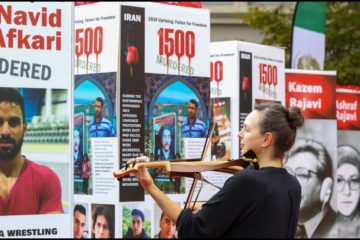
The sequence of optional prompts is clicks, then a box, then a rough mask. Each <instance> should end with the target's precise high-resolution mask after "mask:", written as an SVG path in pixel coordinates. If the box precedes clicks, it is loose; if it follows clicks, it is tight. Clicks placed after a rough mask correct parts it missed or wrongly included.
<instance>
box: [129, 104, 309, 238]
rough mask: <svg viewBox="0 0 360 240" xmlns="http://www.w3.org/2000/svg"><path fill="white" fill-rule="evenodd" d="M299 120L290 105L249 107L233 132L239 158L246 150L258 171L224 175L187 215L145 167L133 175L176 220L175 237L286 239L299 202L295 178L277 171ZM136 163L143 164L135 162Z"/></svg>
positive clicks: (295, 222) (297, 212) (296, 112)
mask: <svg viewBox="0 0 360 240" xmlns="http://www.w3.org/2000/svg"><path fill="white" fill-rule="evenodd" d="M303 123H304V118H303V116H302V114H301V112H300V110H299V109H298V108H296V107H292V108H289V109H286V108H285V107H284V106H282V105H281V104H279V103H273V102H271V103H262V104H257V105H255V110H254V111H252V112H251V113H250V114H249V115H248V116H247V117H246V119H245V122H244V126H243V128H242V129H241V131H240V132H239V133H238V137H239V139H240V141H241V154H245V153H246V152H247V151H249V150H252V151H253V152H254V153H255V154H256V158H257V160H258V164H259V169H258V170H255V169H250V168H246V169H244V170H241V171H238V172H236V173H235V174H234V175H233V176H232V177H230V178H229V179H228V180H227V181H226V183H225V184H224V186H223V188H222V189H221V190H220V191H219V192H217V193H216V194H215V195H214V196H213V197H212V198H211V199H209V200H208V201H207V202H206V203H205V204H203V205H202V208H201V209H200V210H199V211H197V212H196V213H193V212H192V211H191V209H189V208H186V209H184V210H183V209H181V208H180V207H179V205H178V204H177V203H175V202H173V201H172V200H171V199H170V198H169V197H168V196H166V195H165V194H164V193H163V192H161V191H160V190H159V189H158V188H157V187H156V185H155V184H154V182H153V179H152V178H151V176H150V175H149V173H148V171H147V168H146V166H145V164H142V163H139V164H138V173H137V174H136V177H137V179H138V180H139V182H140V184H141V185H142V187H143V188H144V189H145V190H146V191H147V192H148V193H149V194H150V195H151V196H152V198H153V199H154V200H155V201H156V203H157V204H158V205H159V207H160V208H161V209H162V210H163V211H164V212H165V214H166V215H168V216H169V218H170V219H171V220H173V221H174V222H176V227H177V230H178V234H179V237H180V238H206V237H210V238H222V237H224V238H239V237H252V238H253V237H254V238H264V237H266V238H292V237H294V234H295V230H296V225H297V220H298V214H299V207H300V199H301V187H300V184H299V182H298V181H297V179H296V178H295V177H294V176H292V175H290V174H289V173H288V172H287V171H286V170H285V168H283V165H282V164H283V157H284V154H285V153H286V152H287V151H288V150H289V149H290V148H291V147H292V146H293V144H294V141H295V137H296V130H297V128H298V127H300V126H302V125H303ZM137 161H138V162H141V161H145V160H144V158H141V157H140V158H138V159H137Z"/></svg>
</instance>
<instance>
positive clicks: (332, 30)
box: [239, 2, 360, 86]
mask: <svg viewBox="0 0 360 240" xmlns="http://www.w3.org/2000/svg"><path fill="white" fill-rule="evenodd" d="M327 6H328V9H327V21H326V40H325V45H326V47H325V48H326V49H325V70H336V72H337V83H338V84H341V85H354V86H360V66H359V65H360V21H359V20H358V19H360V3H359V2H328V4H327ZM293 13H294V8H293V7H289V6H284V5H279V6H277V7H275V8H273V9H265V8H264V7H261V6H256V7H250V8H249V12H248V14H247V15H243V16H241V15H239V17H240V18H242V19H243V20H244V21H245V22H246V23H247V24H249V26H251V27H254V28H257V29H260V31H261V33H262V34H263V35H264V39H263V41H262V43H263V44H266V45H275V46H282V47H285V48H286V50H285V66H286V68H290V51H291V33H292V20H293Z"/></svg>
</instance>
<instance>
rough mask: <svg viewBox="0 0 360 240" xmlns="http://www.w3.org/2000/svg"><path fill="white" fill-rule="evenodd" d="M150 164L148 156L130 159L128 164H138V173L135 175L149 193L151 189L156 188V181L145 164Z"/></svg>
mask: <svg viewBox="0 0 360 240" xmlns="http://www.w3.org/2000/svg"><path fill="white" fill-rule="evenodd" d="M146 162H150V159H149V158H148V157H147V156H141V157H137V158H132V159H130V160H129V161H128V162H127V163H128V164H137V168H138V172H137V174H135V176H136V178H137V179H138V181H139V183H140V184H141V186H142V187H143V188H144V190H145V191H148V190H149V188H151V187H152V186H154V180H153V179H152V177H151V176H150V174H149V171H148V170H147V168H146V165H145V164H143V163H146Z"/></svg>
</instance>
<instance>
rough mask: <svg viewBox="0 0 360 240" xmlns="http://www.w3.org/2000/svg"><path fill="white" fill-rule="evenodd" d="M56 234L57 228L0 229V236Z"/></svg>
mask: <svg viewBox="0 0 360 240" xmlns="http://www.w3.org/2000/svg"><path fill="white" fill-rule="evenodd" d="M51 235H53V236H54V235H58V229H57V228H41V229H39V228H34V229H9V230H7V231H3V230H0V237H26V236H34V237H35V236H51Z"/></svg>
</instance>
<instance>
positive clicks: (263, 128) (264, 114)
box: [254, 102, 304, 158]
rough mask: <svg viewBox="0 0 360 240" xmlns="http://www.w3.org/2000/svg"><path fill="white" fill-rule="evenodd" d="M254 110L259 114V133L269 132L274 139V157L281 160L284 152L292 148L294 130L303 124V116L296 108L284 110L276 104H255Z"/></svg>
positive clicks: (294, 135) (280, 105)
mask: <svg viewBox="0 0 360 240" xmlns="http://www.w3.org/2000/svg"><path fill="white" fill-rule="evenodd" d="M254 108H255V110H258V111H259V112H261V116H260V122H259V127H260V132H261V133H262V134H265V133H266V132H271V133H273V134H274V137H275V151H274V155H275V157H280V158H283V157H284V154H285V152H287V151H289V150H290V148H291V147H292V146H293V144H294V141H295V137H296V129H297V128H299V127H301V126H302V125H303V124H304V116H303V115H302V113H301V111H300V109H299V108H297V107H290V108H288V109H287V108H285V107H284V106H283V105H282V104H281V103H278V102H266V103H260V104H255V107H254Z"/></svg>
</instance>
